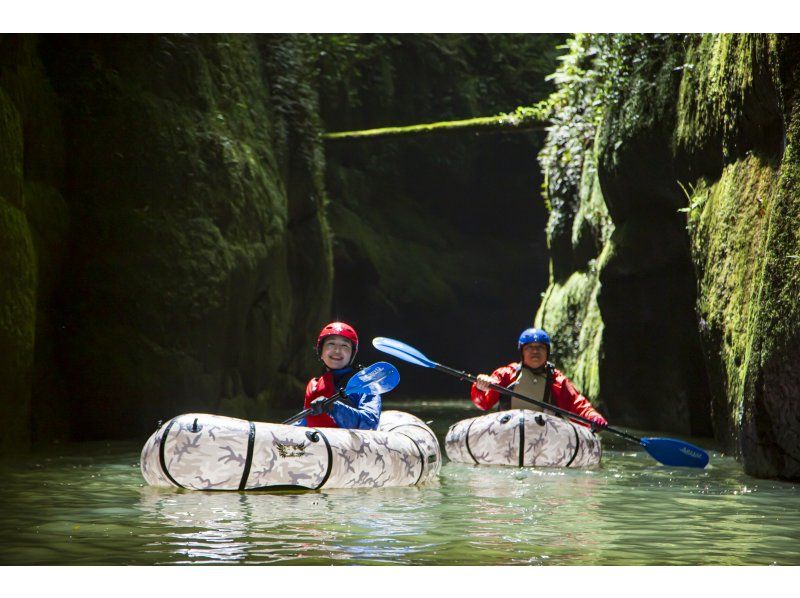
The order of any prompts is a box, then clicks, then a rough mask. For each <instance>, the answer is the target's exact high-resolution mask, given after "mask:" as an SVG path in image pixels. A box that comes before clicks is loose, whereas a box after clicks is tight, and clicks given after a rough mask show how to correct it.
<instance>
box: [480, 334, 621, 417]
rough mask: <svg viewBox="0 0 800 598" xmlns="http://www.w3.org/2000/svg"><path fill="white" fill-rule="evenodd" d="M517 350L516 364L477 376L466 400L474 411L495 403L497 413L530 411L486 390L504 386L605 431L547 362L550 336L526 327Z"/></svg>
mask: <svg viewBox="0 0 800 598" xmlns="http://www.w3.org/2000/svg"><path fill="white" fill-rule="evenodd" d="M517 350H518V351H519V352H520V361H519V362H516V361H515V362H511V363H510V364H508V365H504V366H502V367H499V368H497V369H496V370H495V371H494V372H492V373H491V374H490V375H487V374H480V375H479V376H478V381H477V382H476V383H474V384H473V385H472V391H471V393H470V398H471V399H472V402H473V403H475V405H477V406H478V408H480V409H483V410H487V409H491V408H492V407H494V406H495V405H497V404H499V406H498V408H499V409H500V410H507V409H531V408H532V407H534V406H533V405H532V404H531V403H528V402H526V401H523V400H522V399H518V398H516V397H510V396H508V395H503V394H501V393H500V392H498V391H496V390H493V389H491V388H490V387H489V385H490V384H496V385H498V386H504V387H506V388H509V389H510V390H513V391H514V392H517V393H519V394H522V395H525V396H527V397H530V398H532V399H536V400H537V401H540V402H543V403H548V404H550V405H555V406H556V407H560V408H561V409H564V410H565V411H569V412H571V413H574V414H576V415H580V416H581V417H584V418H586V419H588V420H591V421H592V422H594V424H595V427H596V428H605V427H606V426H608V422H607V421H606V420H605V418H604V417H603V416H602V415H600V414H599V413H598V412H597V411H596V410H595V408H594V407H592V404H591V403H590V402H589V401H588V399H587V398H586V397H584V396H583V395H582V394H581V393H579V392H578V391H577V390H576V389H575V387H574V386H573V384H572V382H570V381H569V379H568V378H567V377H566V376H565V375H564V374H562V373H561V372H560V371H559V370H557V369H556V367H555V366H554V365H553V364H552V363H550V362H549V361H548V359H549V358H550V336H549V335H548V334H547V333H546V332H545V331H544V330H542V329H541V328H526V329H525V330H523V331H522V334H520V335H519V340H518V341H517Z"/></svg>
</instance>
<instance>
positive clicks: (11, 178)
mask: <svg viewBox="0 0 800 598" xmlns="http://www.w3.org/2000/svg"><path fill="white" fill-rule="evenodd" d="M0 148H2V149H3V153H2V155H0V196H2V197H3V198H4V200H5V201H6V202H8V203H10V204H11V205H13V206H16V207H17V208H20V209H23V208H24V203H23V197H22V153H23V152H22V148H23V143H22V121H21V119H20V116H19V112H18V111H17V109H16V107H15V106H14V104H13V102H12V101H11V99H10V98H9V96H8V95H7V94H6V92H5V91H4V90H3V89H2V88H0Z"/></svg>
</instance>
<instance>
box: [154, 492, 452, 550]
mask: <svg viewBox="0 0 800 598" xmlns="http://www.w3.org/2000/svg"><path fill="white" fill-rule="evenodd" d="M440 500H441V493H440V492H439V490H438V484H432V485H429V486H426V487H422V488H417V487H411V488H385V489H381V490H378V491H377V492H376V491H375V490H370V489H335V490H330V491H326V492H305V493H288V492H282V493H247V494H245V493H235V492H219V493H208V492H174V491H169V490H161V489H154V488H149V487H146V488H143V489H142V492H141V498H140V500H139V505H138V506H139V508H140V509H141V511H142V517H141V519H142V521H143V523H144V524H146V525H147V526H148V527H151V528H153V529H157V530H159V531H158V533H155V534H153V535H152V536H151V537H150V541H149V542H148V543H147V545H146V546H145V550H146V551H148V552H152V553H154V554H157V555H158V554H161V555H163V554H165V553H167V554H170V555H171V557H170V559H169V560H168V562H175V563H189V562H191V563H203V564H209V563H213V562H245V561H247V562H260V563H264V562H268V563H282V564H290V563H293V562H303V563H306V564H314V563H322V562H330V560H334V561H353V560H355V561H358V562H397V561H398V559H401V560H402V559H403V558H404V557H405V556H406V555H409V554H413V553H414V552H416V551H419V550H424V549H425V548H426V547H427V546H428V544H429V543H428V542H427V541H426V540H425V539H424V536H425V534H426V532H427V531H428V530H429V529H430V528H432V527H434V526H435V518H436V516H435V513H436V511H437V509H438V505H439V503H440ZM423 505H424V508H423Z"/></svg>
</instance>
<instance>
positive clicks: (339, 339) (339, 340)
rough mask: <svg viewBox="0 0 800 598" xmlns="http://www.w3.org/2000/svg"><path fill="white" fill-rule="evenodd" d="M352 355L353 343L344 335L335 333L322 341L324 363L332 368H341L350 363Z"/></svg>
mask: <svg viewBox="0 0 800 598" xmlns="http://www.w3.org/2000/svg"><path fill="white" fill-rule="evenodd" d="M352 356H353V345H352V344H351V343H350V341H349V340H348V339H346V338H345V337H343V336H339V335H338V334H334V335H333V336H329V337H327V338H326V339H325V341H324V342H323V343H322V355H321V357H322V363H324V364H325V365H326V366H328V367H329V368H330V369H332V370H340V369H342V368H343V367H347V366H348V365H350V358H351V357H352Z"/></svg>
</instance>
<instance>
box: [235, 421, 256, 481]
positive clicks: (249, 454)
mask: <svg viewBox="0 0 800 598" xmlns="http://www.w3.org/2000/svg"><path fill="white" fill-rule="evenodd" d="M247 423H249V424H250V434H249V435H248V436H247V457H246V458H245V460H244V471H242V481H241V482H239V490H244V489H245V488H246V487H247V478H248V477H250V466H251V465H252V464H253V444H255V441H256V425H255V424H254V423H253V422H247Z"/></svg>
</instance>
